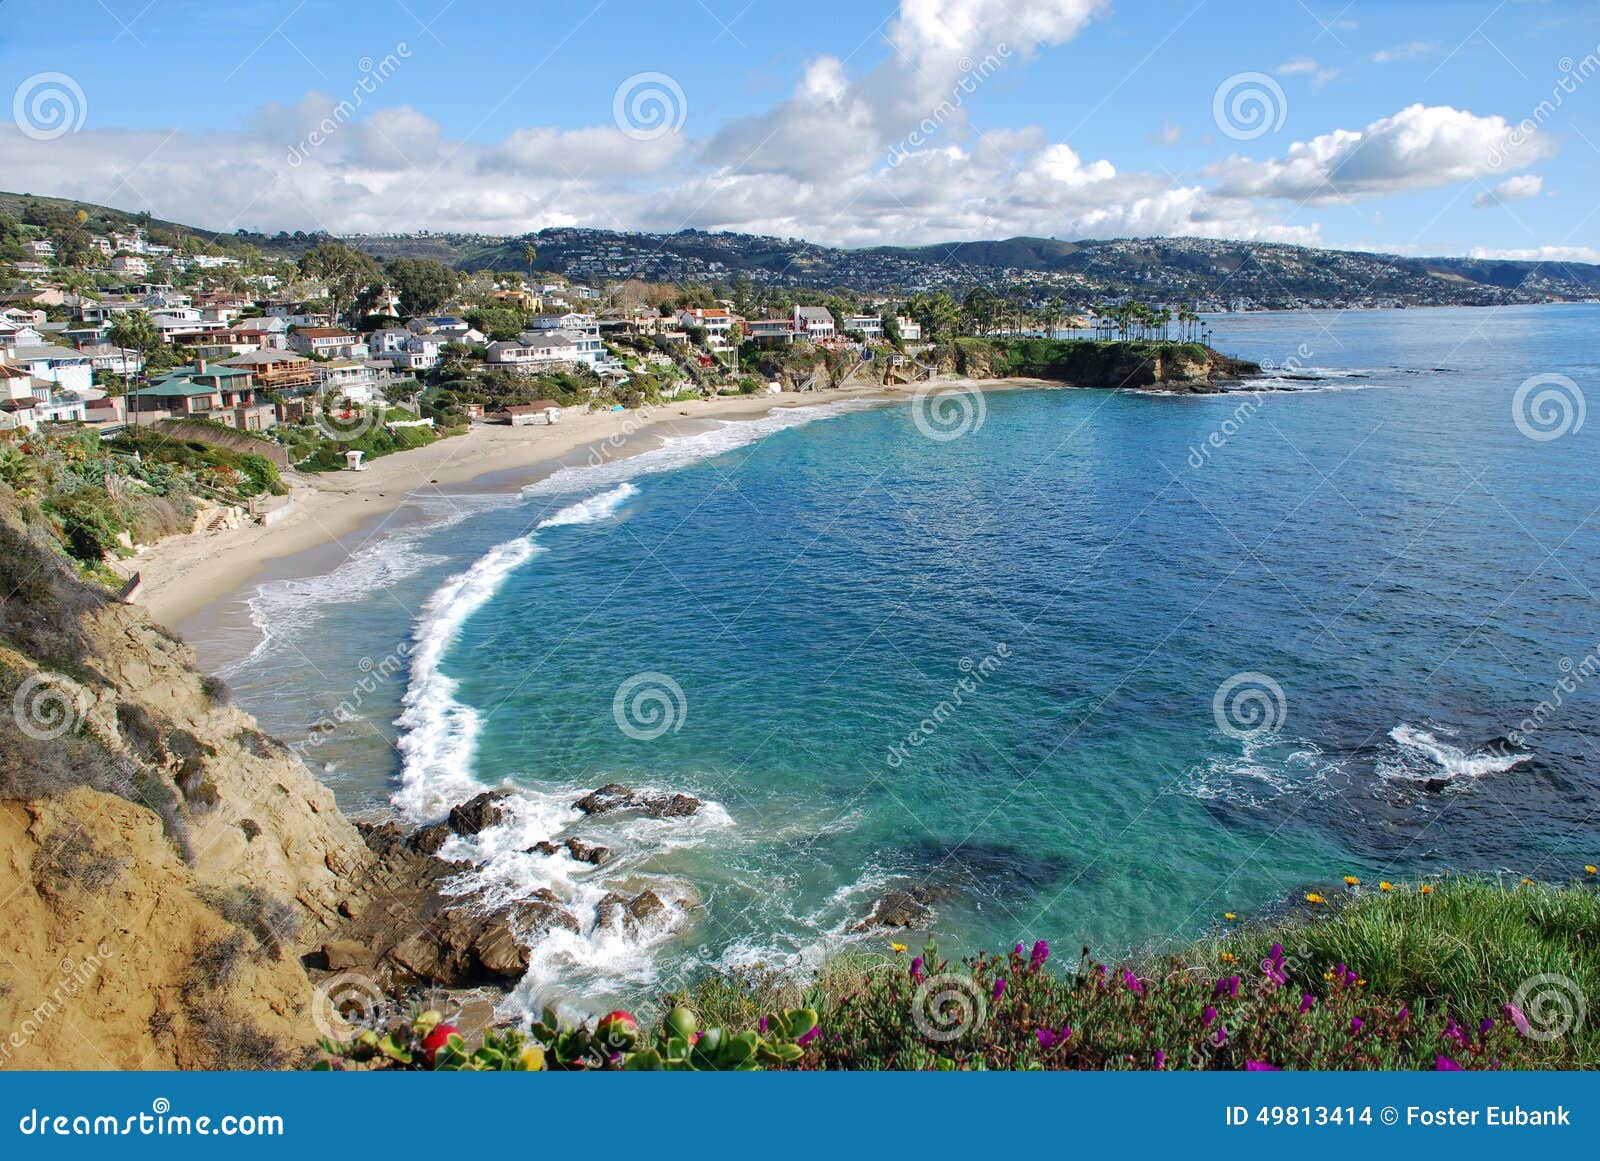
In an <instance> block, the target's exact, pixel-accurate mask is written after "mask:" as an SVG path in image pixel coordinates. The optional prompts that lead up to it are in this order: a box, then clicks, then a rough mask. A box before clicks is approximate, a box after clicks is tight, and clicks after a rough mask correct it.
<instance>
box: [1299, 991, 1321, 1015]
mask: <svg viewBox="0 0 1600 1161" xmlns="http://www.w3.org/2000/svg"><path fill="white" fill-rule="evenodd" d="M1316 1006H1317V998H1316V997H1315V996H1313V995H1312V994H1311V993H1310V992H1307V993H1306V994H1305V995H1303V996H1301V997H1300V1011H1301V1013H1302V1014H1303V1013H1306V1012H1309V1011H1311V1009H1312V1008H1315V1007H1316Z"/></svg>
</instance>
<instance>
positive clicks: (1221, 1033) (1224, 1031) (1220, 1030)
mask: <svg viewBox="0 0 1600 1161" xmlns="http://www.w3.org/2000/svg"><path fill="white" fill-rule="evenodd" d="M1211 1042H1212V1043H1213V1044H1215V1045H1216V1046H1217V1047H1218V1048H1221V1047H1222V1046H1223V1045H1224V1044H1226V1043H1227V1042H1228V1026H1227V1025H1226V1024H1218V1025H1217V1032H1216V1035H1214V1036H1213V1037H1212V1038H1211Z"/></svg>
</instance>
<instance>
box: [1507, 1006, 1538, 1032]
mask: <svg viewBox="0 0 1600 1161" xmlns="http://www.w3.org/2000/svg"><path fill="white" fill-rule="evenodd" d="M1501 1010H1502V1011H1504V1012H1505V1014H1506V1019H1508V1020H1510V1021H1511V1026H1512V1027H1513V1028H1515V1029H1516V1030H1517V1031H1518V1032H1519V1033H1520V1034H1522V1035H1523V1036H1526V1035H1528V1033H1529V1032H1531V1031H1532V1030H1533V1029H1532V1027H1531V1025H1529V1023H1528V1017H1527V1016H1525V1015H1523V1012H1522V1009H1521V1008H1519V1007H1517V1006H1516V1005H1515V1004H1506V1005H1504V1006H1503V1007H1502V1009H1501Z"/></svg>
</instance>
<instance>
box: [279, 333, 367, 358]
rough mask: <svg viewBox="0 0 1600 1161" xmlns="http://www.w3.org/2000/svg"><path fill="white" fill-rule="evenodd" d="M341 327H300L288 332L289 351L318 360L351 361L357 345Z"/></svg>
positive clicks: (351, 335)
mask: <svg viewBox="0 0 1600 1161" xmlns="http://www.w3.org/2000/svg"><path fill="white" fill-rule="evenodd" d="M358 341H359V340H357V338H356V336H355V335H353V334H351V333H350V332H349V331H347V330H345V329H344V328H343V327H300V328H299V329H298V330H291V331H290V332H289V349H290V350H292V351H295V352H297V353H298V354H301V355H306V356H308V357H314V358H318V359H339V358H344V359H351V358H354V357H355V354H356V347H357V344H358Z"/></svg>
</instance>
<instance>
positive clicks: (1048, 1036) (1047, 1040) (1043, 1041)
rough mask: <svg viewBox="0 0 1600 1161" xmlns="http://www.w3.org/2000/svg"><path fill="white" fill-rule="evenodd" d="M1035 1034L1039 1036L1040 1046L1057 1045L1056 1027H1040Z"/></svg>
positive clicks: (1049, 1046) (1051, 1046)
mask: <svg viewBox="0 0 1600 1161" xmlns="http://www.w3.org/2000/svg"><path fill="white" fill-rule="evenodd" d="M1034 1035H1035V1036H1037V1037H1038V1038H1039V1047H1040V1048H1054V1047H1055V1046H1056V1034H1055V1029H1053V1028H1040V1029H1039V1030H1038V1031H1037V1032H1035V1033H1034Z"/></svg>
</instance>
